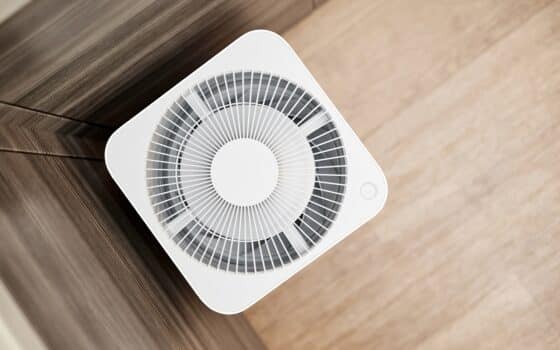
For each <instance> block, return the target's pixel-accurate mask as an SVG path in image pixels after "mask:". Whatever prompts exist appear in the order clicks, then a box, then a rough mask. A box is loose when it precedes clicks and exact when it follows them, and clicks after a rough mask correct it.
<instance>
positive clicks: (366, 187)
mask: <svg viewBox="0 0 560 350" xmlns="http://www.w3.org/2000/svg"><path fill="white" fill-rule="evenodd" d="M360 194H361V195H362V197H363V198H364V199H367V200H371V199H374V198H375V196H377V186H375V185H374V184H373V183H371V182H364V183H363V184H362V187H361V188H360Z"/></svg>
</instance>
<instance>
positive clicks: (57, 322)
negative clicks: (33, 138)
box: [0, 152, 263, 349]
mask: <svg viewBox="0 0 560 350" xmlns="http://www.w3.org/2000/svg"><path fill="white" fill-rule="evenodd" d="M0 164H2V166H1V167H0V198H2V201H0V227H2V236H1V237H2V244H1V245H0V277H1V279H2V281H3V283H4V284H5V286H6V288H7V289H8V290H9V291H10V293H11V295H13V296H14V298H15V299H16V301H17V303H18V304H19V306H20V307H21V308H22V310H23V312H24V313H25V315H26V316H27V318H28V319H29V320H30V322H31V323H32V325H33V327H34V328H35V329H36V330H37V332H38V334H39V335H40V336H41V338H42V339H43V340H44V342H45V344H46V345H47V346H48V347H49V348H56V349H115V348H132V349H158V348H188V349H224V348H250V349H259V348H263V346H262V343H261V342H260V340H259V338H258V337H257V336H256V334H255V333H254V332H253V330H252V329H251V327H250V326H249V325H248V323H247V322H246V321H245V319H244V317H243V316H229V317H226V316H221V315H218V314H216V313H214V312H212V311H210V310H209V309H208V308H206V307H205V306H204V305H202V303H201V302H200V301H199V299H198V298H197V297H196V296H195V294H194V293H193V291H192V290H191V289H190V288H189V286H188V284H187V283H186V281H185V280H184V279H183V278H182V276H181V275H180V273H179V272H178V271H177V270H176V269H175V267H174V266H173V265H172V263H171V261H170V259H169V258H168V257H167V256H166V255H165V253H164V252H163V250H162V249H161V248H160V246H159V244H158V243H157V242H156V240H155V239H154V238H153V236H152V235H151V234H150V233H149V231H148V229H147V228H146V227H145V226H144V225H143V223H142V222H141V220H140V218H139V217H138V216H137V215H136V214H135V213H134V211H133V209H132V208H131V207H130V205H129V204H128V203H127V202H126V199H125V198H124V197H123V196H122V194H121V193H120V192H119V190H118V189H117V188H116V186H115V185H114V183H113V182H112V180H111V179H110V178H109V175H108V173H107V172H106V170H105V167H104V165H103V163H102V162H98V161H92V160H79V159H68V158H60V157H50V156H41V155H29V154H21V153H8V152H0ZM23 175H25V176H23Z"/></svg>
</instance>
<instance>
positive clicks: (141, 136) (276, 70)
mask: <svg viewBox="0 0 560 350" xmlns="http://www.w3.org/2000/svg"><path fill="white" fill-rule="evenodd" d="M228 72H267V73H270V74H272V75H274V76H278V77H282V78H285V79H287V80H288V81H291V82H294V83H296V84H297V85H298V86H299V87H300V88H302V89H303V90H305V91H306V92H307V93H309V94H310V95H311V96H313V97H314V99H315V100H316V101H317V102H318V103H319V104H320V105H321V106H322V108H324V109H325V111H327V112H328V115H329V116H330V121H331V122H332V123H333V124H334V125H335V126H336V129H337V131H338V135H339V137H340V139H341V140H342V143H343V145H344V152H345V167H346V173H345V179H346V180H345V181H346V182H345V186H344V187H345V189H344V196H343V200H342V201H341V204H340V206H339V207H338V212H337V214H336V218H335V219H334V220H333V221H332V224H330V226H329V227H328V230H327V231H326V232H325V233H324V235H323V236H322V238H321V239H320V240H318V241H317V242H316V244H315V243H314V245H313V246H312V247H310V248H309V251H308V252H306V253H305V254H302V256H300V257H298V258H297V259H293V261H290V262H289V263H286V264H282V266H280V267H275V268H272V269H265V270H264V271H254V272H247V271H245V272H235V271H226V270H223V269H219V268H216V267H214V266H210V265H208V264H205V263H203V262H201V261H199V260H197V259H195V258H194V257H193V256H191V255H189V254H187V253H186V251H184V250H183V249H182V248H181V247H180V246H179V245H177V244H176V242H175V241H174V240H173V239H172V238H171V237H170V233H169V232H168V230H167V229H166V227H165V226H164V225H162V223H161V222H160V219H159V218H158V215H156V212H155V210H154V207H153V202H151V201H150V194H149V192H148V189H147V176H148V175H147V171H146V167H147V157H148V152H149V149H150V143H151V141H152V137H153V134H154V130H155V129H156V127H157V125H158V123H160V121H161V120H162V117H163V116H164V114H165V113H166V111H168V109H169V108H170V106H171V105H172V104H173V103H174V101H176V100H177V99H178V98H180V97H181V95H182V94H184V93H185V91H187V90H189V89H191V88H192V87H193V86H194V85H196V84H198V83H200V82H201V81H204V80H205V79H209V78H212V77H214V76H217V75H223V74H225V73H228ZM224 158H226V159H227V158H228V157H224ZM105 162H106V165H107V168H108V170H109V172H110V174H111V176H112V177H113V179H114V180H115V182H116V183H117V184H118V186H119V188H120V189H121V190H122V191H123V193H124V194H125V196H126V197H127V198H128V200H129V201H130V203H131V204H132V206H133V207H134V208H135V209H136V211H137V212H138V213H139V215H140V216H141V217H142V219H143V220H144V222H145V223H146V225H147V226H148V228H149V229H150V231H151V232H152V233H153V235H154V236H155V237H156V239H157V240H158V242H159V243H160V244H161V246H162V247H163V248H164V250H165V251H166V253H167V254H168V255H169V257H170V258H171V260H172V261H173V263H174V264H175V265H176V266H177V268H178V269H179V271H180V272H181V274H182V275H183V276H184V278H185V279H186V280H187V281H188V283H189V284H190V285H191V287H192V288H193V290H194V291H195V293H196V294H197V295H198V297H199V298H200V299H201V300H202V301H203V302H204V303H205V304H206V305H207V306H208V307H209V308H210V309H212V310H214V311H216V312H219V313H222V314H234V313H239V312H242V311H243V310H245V309H247V308H248V307H249V306H251V305H252V304H254V303H255V302H257V301H258V300H260V299H261V298H263V297H264V296H265V295H266V294H267V293H269V292H270V291H272V290H273V289H274V288H276V287H278V286H279V285H280V284H281V283H283V282H284V281H286V280H287V279H288V278H290V277H291V276H292V275H294V274H295V273H296V272H298V271H299V270H301V269H303V268H304V267H306V266H307V265H309V264H310V263H311V262H312V261H314V260H315V259H317V258H318V257H319V256H320V255H321V254H323V253H324V252H326V251H327V250H328V249H330V248H332V247H333V246H334V245H335V244H336V243H338V242H339V241H340V240H342V239H343V238H345V237H346V236H348V235H349V234H351V233H352V232H353V231H355V230H356V229H357V228H358V227H360V226H361V225H363V224H364V223H365V222H367V221H368V220H370V219H372V218H373V217H374V216H375V215H377V213H378V212H379V211H380V210H381V209H382V207H383V205H384V203H385V201H386V198H387V190H388V189H387V182H386V179H385V176H384V175H383V172H382V171H381V169H380V167H379V166H378V165H377V163H376V161H375V160H374V159H373V158H372V156H371V155H370V154H369V152H368V151H367V149H366V148H365V147H364V145H363V144H362V143H361V142H360V140H359V138H358V137H357V135H356V134H355V133H354V132H353V130H352V129H351V128H350V126H349V125H348V124H347V122H346V121H345V120H344V118H343V117H342V115H341V114H340V113H339V112H338V110H337V109H336V107H335V106H334V105H333V103H332V102H331V101H330V99H329V98H328V97H327V95H326V94H325V92H324V91H323V90H322V89H321V87H320V86H319V85H318V83H317V82H316V81H315V79H314V78H313V76H312V75H311V73H310V72H309V71H308V70H307V69H306V67H305V66H304V64H303V63H302V62H301V60H300V59H299V57H298V56H297V55H296V53H295V52H294V50H293V49H292V48H291V47H290V46H289V44H288V43H287V42H286V41H285V40H284V39H283V38H282V37H280V36H279V35H277V34H275V33H273V32H270V31H265V30H256V31H251V32H248V33H246V34H245V35H243V36H241V37H240V38H238V39H237V40H235V41H234V42H233V43H231V44H230V45H229V46H228V47H226V48H225V49H224V50H223V51H221V52H220V53H218V54H217V55H216V56H214V57H213V58H212V59H210V60H209V61H208V62H206V63H205V64H204V65H203V66H201V67H200V68H199V69H197V70H196V71H195V72H193V73H192V74H190V75H189V76H188V77H186V78H185V79H183V80H182V81H181V82H179V83H178V84H176V85H175V86H174V87H173V88H171V89H170V90H169V91H167V92H166V93H165V94H164V95H162V96H161V97H159V98H158V99H157V100H155V101H154V102H153V103H152V104H150V105H149V106H148V107H146V108H145V109H144V110H142V111H141V112H140V113H138V114H137V115H136V116H135V117H133V118H132V119H130V120H129V121H128V122H127V123H125V124H124V125H123V126H121V127H120V128H119V129H118V130H116V131H115V132H114V133H113V135H112V136H111V137H110V139H109V141H108V143H107V146H106V150H105ZM226 185H227V184H226ZM250 194H251V193H249V195H250ZM232 195H235V193H233V194H232ZM247 200H248V201H250V200H251V198H248V199H247ZM223 250H225V249H223ZM364 254H365V253H364Z"/></svg>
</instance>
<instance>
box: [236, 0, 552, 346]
mask: <svg viewBox="0 0 560 350" xmlns="http://www.w3.org/2000/svg"><path fill="white" fill-rule="evenodd" d="M285 36H286V38H287V40H288V41H289V42H290V43H291V44H292V45H293V46H294V48H295V49H296V51H297V52H298V53H299V54H300V55H301V57H302V59H303V61H304V62H305V63H306V64H307V65H308V67H309V68H310V70H311V71H312V72H313V73H314V74H315V75H316V78H317V80H318V81H319V83H320V84H322V85H323V87H324V88H325V90H326V91H327V93H328V94H329V95H330V96H331V98H332V99H333V100H334V102H335V104H337V105H338V106H339V108H340V110H341V112H342V114H344V115H345V116H346V117H347V119H348V120H349V122H350V124H351V125H352V126H353V127H354V128H355V129H356V131H357V133H358V134H359V136H360V137H361V138H362V140H363V141H364V143H365V144H366V145H367V147H368V149H369V150H370V151H371V153H372V154H373V155H374V157H375V158H376V159H377V160H378V162H379V163H380V165H381V167H382V168H383V169H384V170H385V173H386V175H387V178H388V182H389V200H388V202H387V206H386V208H385V209H384V211H383V212H382V213H381V214H380V215H379V216H378V217H377V218H376V219H374V220H373V221H372V222H370V223H368V224H367V225H365V226H364V227H363V228H361V229H360V230H359V231H357V232H356V233H355V234H353V235H352V236H350V237H349V238H348V239H346V240H345V241H344V242H342V243H341V244H340V245H339V246H337V247H335V248H334V249H333V250H332V251H330V252H329V253H328V254H326V255H325V256H324V257H322V258H320V259H319V260H318V261H317V262H315V263H314V264H312V265H311V266H309V267H308V268H307V269H306V270H304V271H303V272H301V273H299V274H298V275H296V276H295V277H294V278H292V279H291V280H290V281H288V282H287V283H285V284H284V285H282V286H281V287H280V288H278V289H277V290H276V291H274V292H273V293H272V294H271V295H269V296H268V297H266V298H265V299H264V300H262V301H261V302H259V303H258V304H257V305H256V306H254V307H253V308H251V309H250V310H249V311H248V312H247V313H246V315H247V317H248V319H249V321H250V323H251V324H252V325H253V326H254V328H255V329H256V331H257V333H258V334H259V335H260V336H261V338H262V339H263V341H264V342H265V344H266V345H267V346H269V347H270V348H271V349H288V348H289V349H311V348H340V349H354V348H367V349H559V348H560V292H559V291H560V1H555V2H553V1H535V0H527V1H513V0H511V1H490V0H488V1H479V0H476V1H440V0H426V1H371V0H361V1H352V2H349V1H342V0H340V1H337V0H332V1H328V2H326V3H325V4H324V5H322V6H321V7H320V8H319V9H318V10H316V11H315V12H314V13H313V14H311V15H310V16H309V17H308V18H306V19H305V20H303V21H302V22H300V23H299V24H298V25H296V26H295V27H293V28H292V29H291V30H289V31H288V32H287V33H285Z"/></svg>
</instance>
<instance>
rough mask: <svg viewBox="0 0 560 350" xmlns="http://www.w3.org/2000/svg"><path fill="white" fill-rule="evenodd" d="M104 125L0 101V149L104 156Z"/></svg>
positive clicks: (105, 129)
mask: <svg viewBox="0 0 560 350" xmlns="http://www.w3.org/2000/svg"><path fill="white" fill-rule="evenodd" d="M110 133H111V130H110V129H109V128H106V127H100V126H96V125H91V124H86V123H83V122H80V121H76V120H72V119H68V118H64V117H60V116H55V115H49V114H45V113H41V112H36V111H32V110H29V109H25V108H21V107H18V106H12V105H7V104H4V103H0V151H12V152H26V153H38V154H50V155H60V156H72V157H86V158H96V159H103V152H104V149H105V143H106V141H107V139H108V138H109V135H110Z"/></svg>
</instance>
